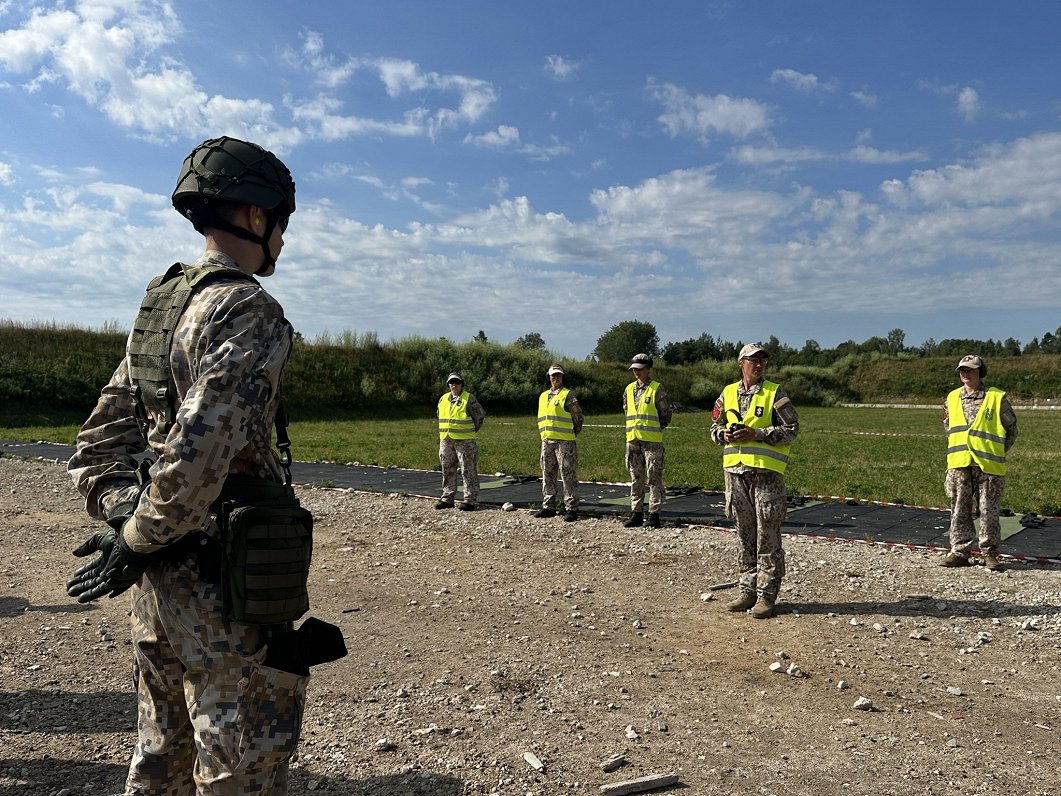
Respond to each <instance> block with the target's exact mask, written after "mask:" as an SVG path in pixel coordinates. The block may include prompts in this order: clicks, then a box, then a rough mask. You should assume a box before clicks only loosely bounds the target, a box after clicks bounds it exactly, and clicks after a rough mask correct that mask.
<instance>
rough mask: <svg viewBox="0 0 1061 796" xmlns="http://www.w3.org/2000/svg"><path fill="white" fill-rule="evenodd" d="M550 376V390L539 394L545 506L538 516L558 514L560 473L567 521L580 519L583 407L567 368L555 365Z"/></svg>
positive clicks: (539, 427) (539, 431) (549, 373)
mask: <svg viewBox="0 0 1061 796" xmlns="http://www.w3.org/2000/svg"><path fill="white" fill-rule="evenodd" d="M546 376H547V377H548V378H549V389H548V390H545V391H544V392H543V393H542V394H541V395H540V396H538V433H539V434H540V435H541V438H542V456H541V465H542V507H541V509H540V510H539V511H537V512H536V513H535V514H534V516H535V517H538V518H545V517H555V516H556V475H557V471H559V473H560V477H561V479H562V480H563V482H564V521H565V522H574V521H575V520H577V519H578V448H577V447H576V445H575V436H576V435H577V434H578V433H579V432H580V431H582V407H581V406H579V405H578V398H576V397H575V394H574V393H573V392H572V391H571V390H570V389H568V388H567V387H565V386H564V369H563V368H562V367H560V365H552V366H551V367H550V368H549V370H548V371H546Z"/></svg>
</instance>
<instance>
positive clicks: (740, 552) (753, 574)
mask: <svg viewBox="0 0 1061 796" xmlns="http://www.w3.org/2000/svg"><path fill="white" fill-rule="evenodd" d="M725 478H726V516H727V517H730V518H731V519H733V520H735V522H736V525H737V540H738V544H739V546H738V549H737V573H738V581H739V584H740V588H741V591H744V592H756V593H757V594H759V595H761V596H764V597H769V598H770V599H772V600H776V599H777V594H778V592H779V591H780V590H781V581H782V580H783V579H784V577H785V551H784V550H783V549H782V547H781V523H782V522H783V521H784V519H785V515H786V514H787V513H788V500H787V496H786V494H785V479H784V477H783V476H782V475H781V473H775V472H772V471H770V470H755V469H751V468H749V470H748V471H747V472H743V473H734V472H726V473H725Z"/></svg>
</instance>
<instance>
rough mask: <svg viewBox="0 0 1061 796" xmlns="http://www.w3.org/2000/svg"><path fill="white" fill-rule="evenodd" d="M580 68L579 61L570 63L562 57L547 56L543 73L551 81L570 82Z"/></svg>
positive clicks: (570, 61)
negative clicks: (545, 73) (550, 78)
mask: <svg viewBox="0 0 1061 796" xmlns="http://www.w3.org/2000/svg"><path fill="white" fill-rule="evenodd" d="M581 66H582V64H581V63H580V62H579V61H572V60H570V59H568V58H564V57H563V56H562V55H548V56H546V58H545V71H546V72H547V73H548V74H549V76H550V77H552V79H553V80H561V81H563V80H572V79H574V77H575V75H576V74H577V72H578V70H579V69H580V68H581Z"/></svg>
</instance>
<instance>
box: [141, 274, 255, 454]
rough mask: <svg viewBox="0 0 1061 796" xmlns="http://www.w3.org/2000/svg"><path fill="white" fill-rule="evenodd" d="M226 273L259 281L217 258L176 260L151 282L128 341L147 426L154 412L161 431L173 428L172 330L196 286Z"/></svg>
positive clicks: (231, 276)
mask: <svg viewBox="0 0 1061 796" xmlns="http://www.w3.org/2000/svg"><path fill="white" fill-rule="evenodd" d="M222 277H228V278H230V279H239V280H250V281H251V282H254V283H255V284H258V281H257V280H256V279H254V277H251V276H248V275H247V274H245V273H243V272H242V271H239V270H237V269H234V268H226V267H225V266H223V265H216V264H212V263H208V264H203V265H185V264H184V263H174V264H173V265H171V266H170V268H169V270H168V271H166V273H164V274H162V275H161V276H156V277H155V278H154V279H152V280H151V282H150V284H148V286H147V295H146V296H144V300H143V302H142V303H141V304H140V311H139V312H138V313H137V314H136V320H135V321H133V330H132V332H131V333H130V335H129V342H128V346H127V352H128V356H129V378H130V379H131V380H132V382H133V398H134V399H135V402H136V404H137V409H138V412H140V413H141V414H142V416H141V417H140V421H141V423H142V424H144V425H145V426H146V424H147V421H148V414H147V413H148V412H150V413H153V414H154V415H155V417H157V418H158V420H157V421H156V422H157V426H158V430H159V431H161V432H162V433H163V434H166V433H168V432H169V430H170V429H171V428H172V427H173V424H174V422H175V418H176V413H177V403H178V401H177V385H176V384H175V383H174V381H173V372H172V370H171V368H170V361H169V352H170V347H171V346H172V345H173V331H174V329H176V328H177V323H178V322H179V321H180V319H181V315H183V314H184V310H185V309H186V308H187V306H188V302H189V300H190V299H191V297H192V295H193V294H194V293H195V291H196V290H197V289H198V288H200V287H202V286H203V285H204V284H206V283H207V282H209V281H211V280H213V279H220V278H222ZM145 410H146V411H145Z"/></svg>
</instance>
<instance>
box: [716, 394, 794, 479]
mask: <svg viewBox="0 0 1061 796" xmlns="http://www.w3.org/2000/svg"><path fill="white" fill-rule="evenodd" d="M739 384H740V382H734V383H733V384H730V385H729V386H728V387H726V388H725V389H724V390H723V391H722V402H723V403H724V404H725V405H726V409H727V410H728V409H737V407H738V406H740V398H739V396H738V395H737V386H738V385H739ZM776 395H777V385H776V384H775V383H774V382H772V381H763V383H762V384H761V385H760V386H759V392H757V393H756V394H755V395H753V396H752V400H751V403H749V404H748V413H747V414H746V415H745V416H744V418H743V419H742V420H741V422H742V423H743V424H744V425H746V426H748V427H749V428H769V427H770V425H771V424H772V423H773V417H774V397H775V396H776ZM788 450H789V447H788V445H771V444H770V443H769V442H763V441H760V440H752V441H751V442H744V443H740V444H737V443H733V442H728V443H726V447H725V448H723V449H722V466H723V467H736V466H737V465H738V464H745V465H748V466H749V467H758V468H759V469H761V470H773V471H774V472H775V473H783V472H785V468H786V467H788Z"/></svg>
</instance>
